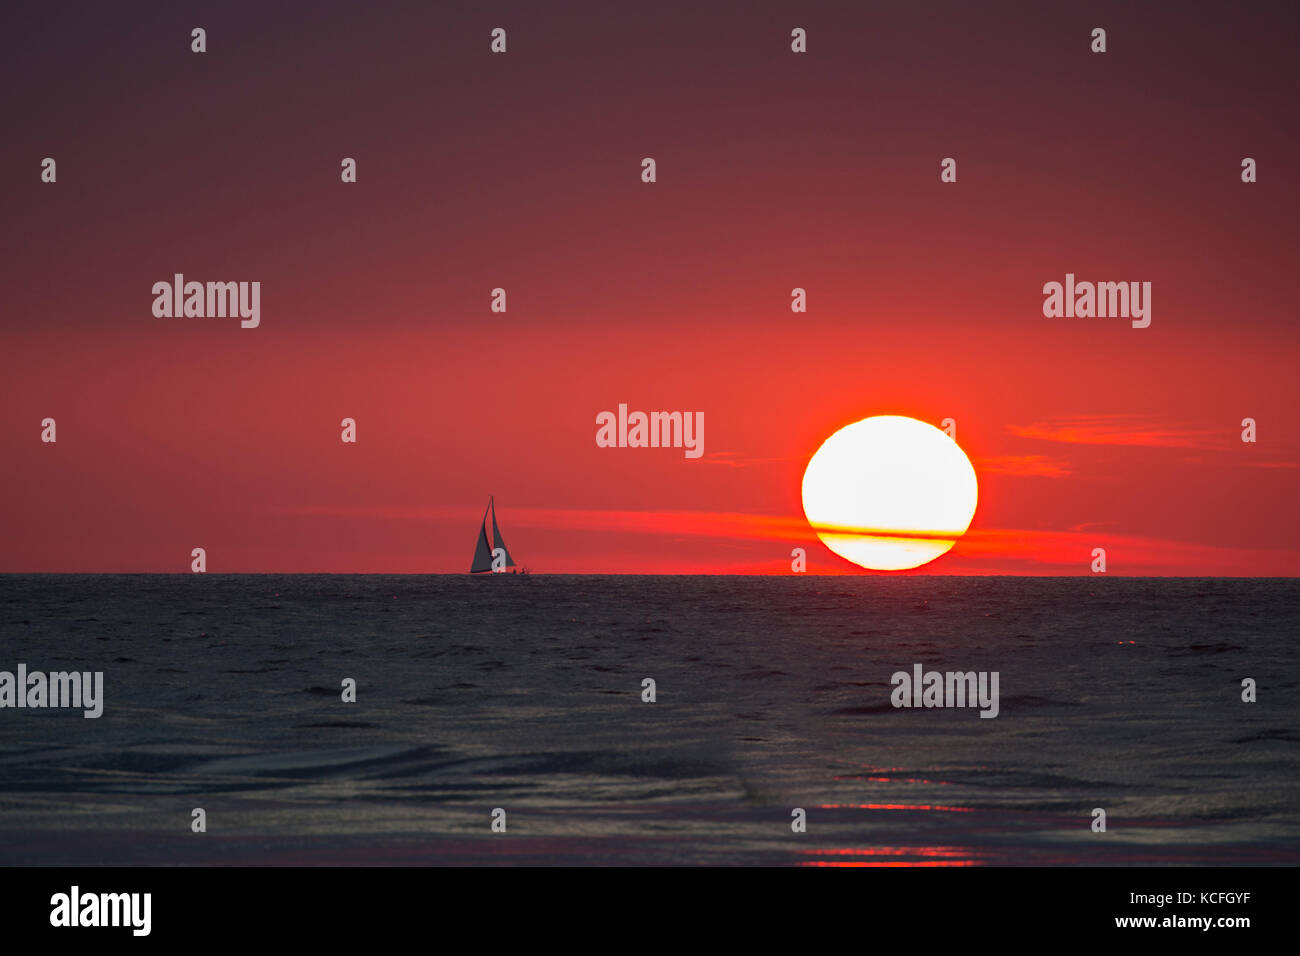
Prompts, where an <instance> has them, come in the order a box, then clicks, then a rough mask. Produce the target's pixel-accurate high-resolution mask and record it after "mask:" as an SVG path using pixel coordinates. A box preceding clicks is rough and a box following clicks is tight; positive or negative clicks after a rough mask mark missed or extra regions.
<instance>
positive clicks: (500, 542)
mask: <svg viewBox="0 0 1300 956" xmlns="http://www.w3.org/2000/svg"><path fill="white" fill-rule="evenodd" d="M488 508H489V509H491V511H492V547H493V548H500V549H501V550H502V551H504V552H505V553H506V565H505V566H506V567H508V568H513V567H514V566H515V559H514V558H512V557H510V549H509V548H507V547H506V543H505V540H504V539H502V537H501V529H500V528H498V527H497V506H496V502H495V501H493V500H492V499H490V498H489V499H488Z"/></svg>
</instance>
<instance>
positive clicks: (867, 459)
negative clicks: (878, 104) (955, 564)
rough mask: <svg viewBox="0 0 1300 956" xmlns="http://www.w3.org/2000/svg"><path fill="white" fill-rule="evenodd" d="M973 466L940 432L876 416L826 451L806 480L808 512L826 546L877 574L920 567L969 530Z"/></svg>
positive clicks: (974, 494)
mask: <svg viewBox="0 0 1300 956" xmlns="http://www.w3.org/2000/svg"><path fill="white" fill-rule="evenodd" d="M978 499H979V489H978V487H977V484H976V481H975V469H974V468H973V467H971V463H970V459H969V458H967V457H966V453H965V452H963V451H962V450H961V448H960V447H958V445H957V442H955V441H954V440H953V439H951V438H949V437H948V436H947V435H945V434H944V433H943V432H941V431H940V430H939V429H937V428H935V427H934V426H933V425H928V424H926V423H925V422H921V421H917V420H916V419H915V418H905V417H903V416H900V415H877V416H875V417H874V418H864V419H863V420H862V421H860V422H854V423H853V424H852V425H846V426H844V427H843V428H841V429H840V430H839V431H837V432H836V433H835V434H834V435H832V436H831V437H830V438H828V439H826V441H825V442H823V443H822V446H821V447H820V448H818V449H817V453H816V454H815V455H813V456H812V458H811V459H809V461H808V468H807V469H806V470H805V471H804V474H803V510H804V514H805V515H807V516H808V523H809V524H810V525H812V527H813V530H814V531H816V532H817V537H819V538H821V539H822V543H823V544H825V545H826V547H828V548H830V549H831V550H832V551H834V552H835V553H836V554H838V555H839V556H840V557H842V558H847V559H848V560H850V561H852V562H853V563H854V564H859V565H861V566H862V567H864V568H870V569H872V570H873V571H902V570H905V569H907V568H915V567H920V566H921V565H922V564H926V563H928V562H930V561H933V560H934V559H935V558H937V557H939V556H940V555H941V554H944V553H945V552H946V551H948V549H949V548H951V547H952V546H953V545H954V544H956V543H957V539H958V538H960V537H961V536H962V535H963V534H965V533H966V529H967V528H969V527H970V522H971V518H973V517H974V516H975V505H976V502H977V501H978Z"/></svg>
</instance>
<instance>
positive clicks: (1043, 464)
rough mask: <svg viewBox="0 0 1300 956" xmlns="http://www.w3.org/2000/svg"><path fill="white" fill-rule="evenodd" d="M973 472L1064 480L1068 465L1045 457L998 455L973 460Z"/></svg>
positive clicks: (1068, 469) (1068, 473) (1059, 460)
mask: <svg viewBox="0 0 1300 956" xmlns="http://www.w3.org/2000/svg"><path fill="white" fill-rule="evenodd" d="M975 470H976V471H977V472H978V473H980V474H985V475H1014V476H1018V477H1029V478H1065V477H1067V476H1068V475H1070V474H1071V471H1070V463H1069V462H1067V461H1062V460H1061V459H1059V458H1049V457H1048V456H1047V455H1000V456H996V457H993V458H977V459H975Z"/></svg>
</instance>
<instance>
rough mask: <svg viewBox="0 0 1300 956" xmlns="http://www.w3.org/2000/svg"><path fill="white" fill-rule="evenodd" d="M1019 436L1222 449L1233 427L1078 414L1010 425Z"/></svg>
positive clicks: (1078, 442) (1073, 442) (1076, 442)
mask: <svg viewBox="0 0 1300 956" xmlns="http://www.w3.org/2000/svg"><path fill="white" fill-rule="evenodd" d="M1007 429H1008V431H1010V432H1011V433H1012V434H1013V435H1016V436H1018V437H1020V438H1033V439H1037V440H1038V441H1053V442H1063V443H1065V444H1070V445H1131V446H1140V447H1145V448H1221V447H1224V445H1225V443H1226V442H1227V440H1228V437H1229V435H1230V434H1233V432H1232V430H1231V429H1229V428H1228V427H1227V426H1225V427H1224V428H1222V429H1214V428H1190V427H1187V426H1186V425H1182V424H1169V423H1156V422H1149V421H1143V420H1141V419H1138V418H1135V417H1133V416H1128V415H1076V416H1073V417H1069V418H1060V419H1054V420H1052V421H1046V422H1035V423H1034V424H1032V425H1008V426H1007Z"/></svg>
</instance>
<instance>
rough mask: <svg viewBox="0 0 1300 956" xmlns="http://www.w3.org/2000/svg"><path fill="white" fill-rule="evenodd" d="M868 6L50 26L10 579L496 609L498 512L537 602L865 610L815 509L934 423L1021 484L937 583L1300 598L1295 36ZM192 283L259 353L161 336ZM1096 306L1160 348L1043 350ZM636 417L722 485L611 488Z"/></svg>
mask: <svg viewBox="0 0 1300 956" xmlns="http://www.w3.org/2000/svg"><path fill="white" fill-rule="evenodd" d="M842 6H844V5H839V4H829V3H827V4H816V3H814V4H812V5H810V6H809V5H804V4H801V5H797V6H793V7H791V6H786V5H782V4H756V5H753V6H752V7H751V6H746V7H744V8H740V7H727V8H725V9H724V8H723V7H721V6H718V7H716V8H715V9H712V10H711V9H709V8H707V7H706V8H699V7H698V6H694V5H691V6H687V5H674V4H664V5H659V4H657V5H655V9H653V10H622V9H618V10H615V9H611V8H610V7H609V5H596V4H589V3H574V4H569V5H563V7H562V8H557V9H555V10H551V11H549V12H543V11H541V10H538V9H529V7H528V6H527V5H520V4H514V5H511V4H507V5H505V6H503V7H501V8H500V9H498V10H496V11H494V12H493V13H492V14H490V15H488V14H480V13H477V12H473V11H466V12H460V13H448V12H446V11H445V10H444V11H441V12H439V11H438V10H435V9H432V8H430V7H429V5H427V4H411V5H406V6H403V7H400V8H398V9H400V10H401V12H400V13H395V14H393V15H392V16H391V17H390V18H388V19H387V20H382V21H372V20H370V19H366V18H367V17H371V18H373V14H367V13H364V12H363V11H360V10H353V11H351V12H346V11H347V10H348V8H347V7H344V6H342V5H336V8H335V7H327V8H325V9H323V10H321V11H320V12H319V15H308V14H306V13H303V12H300V13H298V14H296V15H290V14H289V13H287V12H285V11H282V10H279V9H277V10H276V11H274V12H261V11H258V9H257V7H256V6H254V5H246V6H242V7H237V8H236V9H235V10H233V11H228V12H223V13H212V14H209V13H207V12H206V11H205V12H204V13H202V14H201V15H199V14H191V13H189V12H185V13H178V12H169V13H166V14H158V13H157V12H156V11H155V12H154V13H153V14H152V15H151V18H150V17H143V16H140V15H139V13H138V11H137V12H134V13H133V15H132V17H131V18H127V19H128V21H129V22H130V23H132V24H134V25H129V26H128V25H124V24H123V23H121V22H119V21H120V20H121V19H122V18H120V17H117V16H115V15H114V14H113V11H111V10H97V9H96V8H95V7H86V8H84V9H82V10H80V11H75V10H74V11H73V12H64V11H55V12H51V13H49V14H46V13H45V12H42V13H41V14H40V17H41V19H39V20H36V19H33V20H32V22H20V23H10V24H8V26H9V28H10V30H11V31H16V32H17V34H18V35H21V36H22V37H23V43H22V44H21V48H20V49H19V50H18V52H17V53H15V55H14V56H12V57H9V56H7V57H6V59H5V62H4V64H3V67H2V68H0V78H3V80H4V81H5V83H6V88H7V89H11V90H16V91H17V95H16V96H15V98H14V101H13V102H12V103H9V104H8V105H7V107H6V112H7V117H6V136H5V138H4V142H3V145H2V146H0V172H3V175H4V181H5V183H6V184H7V185H6V186H5V188H4V190H3V199H2V200H0V202H3V206H2V207H0V214H2V215H3V216H4V219H5V222H6V224H7V225H8V226H9V231H10V232H11V234H12V235H14V236H16V237H18V238H19V240H20V241H19V243H18V244H17V245H16V246H11V248H10V250H9V252H8V254H7V257H6V259H5V262H4V266H3V276H4V282H3V289H4V293H3V295H4V300H3V307H2V309H0V322H2V323H3V345H4V348H3V350H2V351H0V395H2V396H3V399H4V409H5V414H4V416H3V418H2V419H0V447H3V449H4V468H3V471H2V472H0V539H2V540H3V541H4V546H3V548H2V549H0V571H186V570H188V567H189V560H190V558H189V554H190V549H191V548H193V547H197V546H202V547H204V548H206V549H207V553H208V569H209V571H213V572H219V571H286V572H289V571H302V572H309V571H340V572H345V571H346V572H351V571H357V572H388V571H393V572H404V571H410V572H424V571H463V570H466V569H467V567H468V562H469V558H470V555H471V553H472V550H473V544H474V538H475V535H476V533H477V522H478V520H479V517H480V515H481V514H482V509H483V506H484V504H485V503H486V499H487V496H488V494H494V495H495V496H496V500H497V504H498V513H499V517H500V520H501V524H502V530H503V532H504V534H505V536H506V540H507V541H508V543H509V545H510V548H511V551H512V552H513V553H514V555H515V557H516V559H517V560H518V561H519V562H520V563H522V564H524V565H527V566H529V567H531V568H532V569H534V570H536V571H542V572H566V571H572V572H588V571H591V572H624V571H626V572H683V573H689V572H697V571H702V572H708V571H745V572H774V573H782V572H786V571H788V570H789V567H790V549H791V548H792V547H796V546H802V547H805V548H807V549H808V553H809V567H810V570H813V571H840V570H852V567H851V566H850V565H848V564H847V563H846V562H843V561H842V560H841V559H839V558H837V557H836V556H835V555H833V554H831V553H830V552H829V551H827V550H826V549H824V548H823V547H822V546H821V545H820V544H819V543H817V541H816V539H815V537H814V536H813V535H812V534H811V533H810V532H809V530H808V528H807V526H806V524H805V523H803V520H802V509H801V507H800V500H799V488H800V480H801V478H802V474H803V469H804V466H805V464H806V462H807V460H808V458H809V456H810V455H811V454H812V453H813V452H814V451H815V450H816V448H817V446H818V445H819V444H820V442H821V441H822V440H824V439H825V438H826V437H827V436H829V435H830V434H831V433H832V432H833V431H835V430H836V429H837V428H839V427H841V426H843V425H845V424H848V423H849V422H852V421H855V420H857V419H859V418H863V417H866V416H868V415H874V414H904V415H910V416H913V417H916V418H920V419H922V420H925V421H930V422H932V423H935V424H938V423H939V422H940V421H941V420H942V419H944V418H948V417H951V418H954V419H956V421H957V432H958V434H957V437H958V442H959V444H960V445H961V446H962V447H963V448H964V449H965V450H966V452H967V454H968V455H969V456H970V457H971V459H972V461H973V463H974V465H975V469H976V473H977V475H978V476H979V482H980V503H979V508H978V511H977V512H976V516H975V520H974V522H973V524H972V529H971V533H970V534H969V535H968V537H967V538H966V539H963V541H962V542H960V543H959V544H958V545H957V547H956V548H955V549H954V550H953V551H952V552H950V553H949V554H948V555H946V556H945V557H943V558H940V559H939V560H938V561H936V562H935V563H933V564H932V565H929V566H927V567H926V568H925V569H923V571H925V572H927V573H948V574H961V573H984V572H1006V573H1031V574H1060V573H1065V574H1078V573H1088V565H1089V562H1090V560H1091V550H1092V548H1094V547H1105V548H1106V549H1107V553H1108V566H1109V571H1110V573H1112V574H1189V575H1199V574H1205V575H1219V574H1226V575H1294V574H1297V573H1300V547H1297V544H1296V542H1297V541H1298V540H1300V506H1297V504H1296V489H1297V484H1298V482H1300V437H1297V432H1296V429H1295V427H1294V418H1295V416H1296V414H1297V412H1298V411H1300V404H1298V403H1297V402H1296V399H1295V394H1296V386H1295V371H1294V366H1295V358H1296V356H1297V354H1298V352H1300V327H1298V326H1297V324H1296V322H1295V302H1296V301H1297V295H1298V293H1300V289H1298V288H1297V286H1298V285H1300V270H1298V269H1297V268H1296V265H1297V263H1296V255H1297V253H1296V249H1297V243H1296V235H1295V222H1296V215H1297V212H1298V211H1300V210H1298V209H1297V206H1298V205H1300V201H1298V200H1297V197H1296V191H1295V189H1294V182H1293V179H1294V177H1293V176H1292V175H1291V167H1292V166H1293V165H1294V158H1295V155H1296V146H1297V139H1298V138H1300V137H1298V136H1297V133H1296V131H1295V126H1294V123H1293V122H1292V119H1293V118H1294V116H1295V115H1296V111H1295V106H1296V104H1295V90H1296V89H1297V88H1300V84H1297V82H1296V80H1297V79H1300V78H1298V77H1297V76H1296V75H1295V74H1296V72H1297V68H1296V66H1295V63H1294V57H1293V56H1292V52H1291V42H1292V41H1291V40H1290V39H1289V37H1291V35H1292V34H1291V33H1290V31H1289V28H1288V29H1287V30H1283V29H1282V28H1281V26H1280V25H1279V21H1278V20H1277V18H1276V15H1275V14H1274V13H1273V8H1270V7H1261V8H1257V9H1253V10H1244V11H1236V10H1234V11H1233V21H1234V25H1233V27H1232V28H1231V29H1229V28H1228V27H1227V26H1225V24H1224V21H1223V18H1222V17H1220V16H1218V15H1216V14H1215V12H1214V10H1213V8H1208V7H1206V8H1204V9H1203V8H1202V7H1200V6H1196V5H1178V6H1171V7H1169V8H1168V12H1165V13H1160V12H1158V11H1155V10H1147V11H1145V12H1143V11H1133V10H1130V9H1129V8H1128V5H1121V4H1088V5H1082V4H1078V5H1070V4H1064V5H1052V7H1051V9H1050V10H1045V9H1042V5H1030V4H1005V5H996V4H995V5H993V6H991V7H986V6H983V5H981V6H980V7H979V8H978V9H976V8H971V7H969V6H968V5H953V6H951V7H950V8H947V9H941V10H932V11H928V12H927V11H909V12H897V11H894V12H890V13H887V14H886V13H882V12H872V11H868V10H864V9H850V10H843V9H840V8H841V7H842ZM1278 9H1281V8H1278ZM24 16H28V17H33V18H35V17H36V16H37V15H36V14H30V13H29V14H24ZM159 17H161V19H159ZM191 20H194V21H195V22H194V23H191V22H190V21H191ZM195 25H206V26H207V28H208V32H209V52H208V53H206V54H203V55H195V54H191V53H190V52H189V40H188V37H189V29H190V28H191V27H192V26H195ZM1098 25H1100V26H1105V27H1107V29H1108V41H1109V46H1110V50H1109V52H1108V53H1106V54H1104V55H1094V54H1091V53H1090V52H1089V50H1088V37H1089V32H1090V30H1091V29H1092V27H1094V26H1098ZM494 26H504V27H506V29H507V31H508V36H509V44H510V45H509V52H508V53H507V54H505V55H504V56H493V55H491V54H490V53H488V34H489V31H490V30H491V28H492V27H494ZM793 26H803V27H805V28H806V29H807V30H808V35H809V53H808V54H806V55H802V56H800V55H795V54H792V53H790V52H789V45H788V36H789V30H790V28H791V27H793ZM37 78H43V79H41V80H39V81H38V79H37ZM45 156H52V157H55V158H56V160H57V162H58V182H57V183H55V184H45V183H41V182H40V181H39V172H40V160H41V159H42V158H43V157H45ZM344 156H353V157H356V159H357V161H358V180H359V181H358V182H357V183H356V184H354V185H344V184H342V183H340V182H339V175H338V170H339V161H340V159H341V158H342V157H344ZM645 156H652V157H655V159H656V160H657V163H658V182H656V183H654V184H644V183H642V182H641V181H640V160H641V159H642V157H645ZM946 156H952V157H954V158H956V159H957V163H958V182H957V183H955V184H942V183H940V181H939V161H940V160H941V159H942V158H943V157H946ZM1245 156H1251V157H1254V158H1256V159H1257V161H1258V164H1259V182H1257V183H1254V184H1249V185H1247V184H1243V183H1241V181H1240V175H1239V172H1240V162H1241V159H1242V157H1245ZM174 272H183V273H185V274H186V277H187V278H190V279H196V280H199V281H206V280H214V281H216V280H219V281H239V280H258V281H260V282H261V283H262V317H261V326H260V327H259V328H257V329H241V328H240V327H239V322H238V320H237V319H217V318H188V319H184V318H180V319H178V318H155V317H154V316H153V314H152V310H151V306H152V302H153V297H152V295H151V291H150V290H151V287H152V285H153V283H154V282H156V281H159V280H170V278H171V276H172V274H173V273H174ZM1067 272H1073V273H1075V274H1076V276H1077V277H1078V278H1079V279H1080V280H1085V279H1087V280H1093V281H1112V280H1114V281H1149V282H1151V283H1152V290H1153V291H1152V322H1151V326H1150V327H1149V328H1147V329H1134V328H1131V327H1130V325H1129V323H1128V321H1126V320H1124V319H1096V318H1090V319H1080V318H1070V319H1067V318H1045V317H1044V316H1043V313H1042V303H1043V294H1042V291H1041V290H1042V286H1043V284H1044V283H1045V282H1049V281H1058V282H1059V281H1062V280H1063V279H1064V276H1065V273H1067ZM497 286H501V287H504V288H505V289H506V290H507V295H508V304H509V310H508V312H507V313H506V314H504V315H494V314H492V313H490V312H489V310H488V304H489V294H490V291H491V289H493V288H494V287H497ZM796 286H800V287H803V288H806V289H807V290H808V304H809V311H808V313H807V314H806V315H796V314H792V313H791V312H790V308H789V302H790V290H791V289H792V288H794V287H796ZM620 402H626V403H627V404H628V405H629V407H630V408H632V409H642V410H646V411H650V410H682V411H702V412H704V415H705V425H706V428H705V456H704V457H703V458H701V459H698V460H691V459H687V458H685V457H684V456H683V454H682V452H681V450H680V449H602V448H598V447H596V444H595V440H594V438H595V433H596V425H595V417H596V415H597V413H599V412H601V411H604V410H616V409H617V407H618V404H619V403H620ZM46 416H50V417H53V418H55V419H56V420H57V423H58V426H57V427H58V442H57V443H56V444H53V445H50V444H44V443H42V442H41V441H40V431H41V428H40V422H41V420H42V419H43V418H45V417H46ZM344 417H352V418H355V419H356V420H357V422H358V435H359V441H358V443H357V444H356V445H354V446H353V445H345V444H343V443H342V442H340V440H339V422H340V419H342V418H344ZM1245 417H1252V418H1254V419H1256V421H1257V422H1258V429H1259V440H1258V442H1257V443H1255V444H1245V443H1243V442H1242V441H1241V440H1240V432H1241V425H1240V422H1241V420H1242V419H1243V418H1245Z"/></svg>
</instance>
